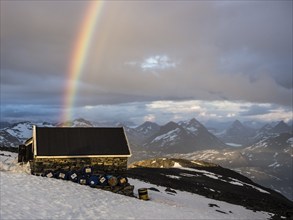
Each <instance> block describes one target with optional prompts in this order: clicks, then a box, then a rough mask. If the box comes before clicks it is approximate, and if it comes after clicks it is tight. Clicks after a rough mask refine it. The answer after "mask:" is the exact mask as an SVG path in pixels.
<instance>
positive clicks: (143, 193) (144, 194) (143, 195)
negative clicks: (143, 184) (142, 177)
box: [138, 188, 149, 200]
mask: <svg viewBox="0 0 293 220" xmlns="http://www.w3.org/2000/svg"><path fill="white" fill-rule="evenodd" d="M138 198H139V199H142V200H149V196H148V189H147V188H140V189H138Z"/></svg>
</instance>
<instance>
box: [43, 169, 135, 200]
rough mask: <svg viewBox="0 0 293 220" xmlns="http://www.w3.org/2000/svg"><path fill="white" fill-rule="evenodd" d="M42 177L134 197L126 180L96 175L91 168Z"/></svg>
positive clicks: (54, 171)
mask: <svg viewBox="0 0 293 220" xmlns="http://www.w3.org/2000/svg"><path fill="white" fill-rule="evenodd" d="M42 176H44V177H48V178H57V179H62V180H67V181H72V182H75V183H79V184H80V185H88V186H90V187H92V188H98V189H103V190H107V191H111V192H114V193H118V194H122V195H126V196H134V195H133V190H134V186H132V185H130V184H129V183H128V179H127V177H125V176H122V175H113V174H105V173H104V174H97V173H94V172H93V169H92V167H90V166H88V167H84V168H83V169H82V170H70V171H66V170H48V171H46V172H45V173H43V174H42Z"/></svg>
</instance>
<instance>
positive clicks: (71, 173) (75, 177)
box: [67, 170, 78, 183]
mask: <svg viewBox="0 0 293 220" xmlns="http://www.w3.org/2000/svg"><path fill="white" fill-rule="evenodd" d="M67 175H68V180H70V181H72V182H75V183H76V182H77V180H78V172H77V171H75V170H71V171H69V172H68V173H67Z"/></svg>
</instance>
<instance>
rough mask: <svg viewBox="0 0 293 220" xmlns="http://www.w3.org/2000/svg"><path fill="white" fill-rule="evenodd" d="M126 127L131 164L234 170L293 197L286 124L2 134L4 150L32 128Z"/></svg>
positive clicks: (8, 127) (147, 125) (20, 128)
mask: <svg viewBox="0 0 293 220" xmlns="http://www.w3.org/2000/svg"><path fill="white" fill-rule="evenodd" d="M33 124H36V125H37V126H46V127H53V126H71V127H113V126H118V127H121V126H123V127H124V128H125V132H126V134H127V138H128V141H129V143H130V146H131V151H132V157H131V158H130V160H129V161H130V162H134V161H139V160H143V159H148V158H152V157H158V156H166V155H168V156H169V157H176V158H186V159H192V160H195V159H200V160H205V161H208V162H212V163H216V164H220V165H221V166H224V167H227V168H232V169H234V170H236V171H238V172H240V173H241V174H243V175H246V176H247V177H249V178H251V179H253V180H254V181H255V182H257V183H259V184H262V185H264V186H267V187H270V188H272V189H275V190H278V191H280V192H281V193H283V194H284V195H285V196H287V197H288V198H290V199H291V200H292V199H293V196H292V185H291V184H292V181H293V179H292V157H293V154H292V150H293V149H292V147H293V135H292V133H293V132H292V125H289V124H286V123H285V122H283V121H280V122H277V123H271V124H266V125H264V126H263V127H260V128H258V129H255V128H251V127H249V126H247V125H245V123H241V122H240V121H238V120H236V121H234V122H232V123H231V124H230V125H229V126H226V128H225V129H224V128H223V127H222V129H221V130H219V129H218V128H211V127H209V129H207V128H206V127H205V126H204V125H203V124H201V123H200V122H199V121H197V120H196V119H194V118H193V119H191V120H188V121H181V122H178V123H176V122H168V123H167V124H165V125H162V126H161V125H158V124H156V123H154V122H144V123H143V124H141V125H139V126H133V124H131V123H128V122H98V123H97V122H91V121H88V120H85V119H82V118H79V119H76V120H74V121H72V122H67V123H63V124H52V123H32V122H29V121H26V122H20V123H14V124H8V123H2V125H5V126H4V128H2V129H0V146H1V147H18V145H19V144H21V143H24V141H25V140H27V139H28V138H30V137H31V136H32V126H33Z"/></svg>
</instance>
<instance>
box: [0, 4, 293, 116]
mask: <svg viewBox="0 0 293 220" xmlns="http://www.w3.org/2000/svg"><path fill="white" fill-rule="evenodd" d="M87 4H88V2H83V1H1V35H0V37H1V105H3V104H11V105H12V104H16V103H20V104H31V105H34V104H35V105H41V104H43V105H44V106H47V105H48V104H50V105H54V106H60V109H61V108H62V107H63V106H62V104H61V103H62V102H63V99H64V97H63V93H64V91H65V86H66V79H67V78H68V69H69V63H70V59H71V55H72V51H73V48H74V42H75V40H76V36H77V34H78V31H79V30H80V24H81V21H82V18H83V16H84V11H85V8H86V6H87ZM85 60H86V62H85V66H84V69H83V71H82V73H81V77H80V81H79V88H78V89H77V95H76V102H75V105H76V106H80V107H82V106H83V105H92V106H97V105H100V104H111V105H115V104H119V105H121V104H123V103H129V102H144V101H155V100H166V99H168V100H177V101H178V100H185V99H189V100H192V99H195V100H208V101H214V100H229V101H239V102H252V103H256V105H255V106H254V107H251V108H250V109H248V110H247V112H246V113H245V112H243V114H254V113H256V114H261V112H262V111H263V113H267V112H266V111H268V109H266V108H265V107H260V106H259V105H258V103H276V104H281V105H283V106H292V1H106V2H105V5H104V8H103V10H102V13H101V15H100V17H99V20H98V22H97V25H96V29H95V32H94V35H93V40H92V42H91V44H90V50H89V53H88V55H87V57H86V59H85ZM147 62H148V63H147ZM167 64H168V65H167ZM1 111H2V110H1ZM24 114H25V113H24ZM145 114H147V113H145Z"/></svg>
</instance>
